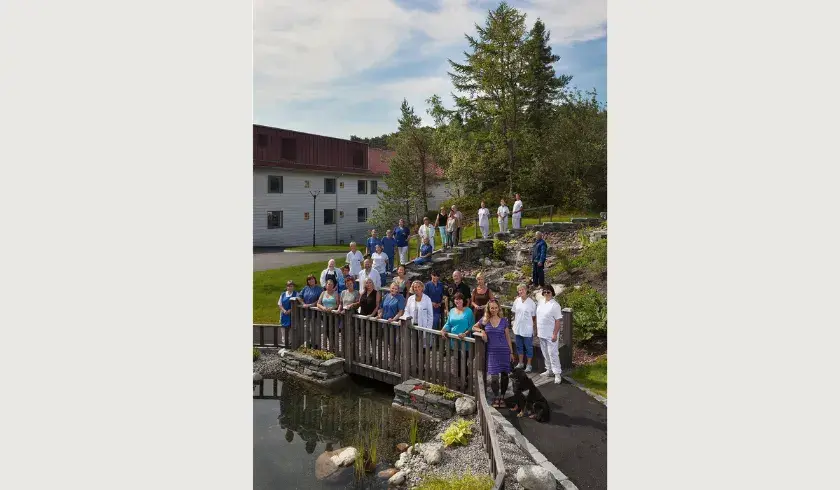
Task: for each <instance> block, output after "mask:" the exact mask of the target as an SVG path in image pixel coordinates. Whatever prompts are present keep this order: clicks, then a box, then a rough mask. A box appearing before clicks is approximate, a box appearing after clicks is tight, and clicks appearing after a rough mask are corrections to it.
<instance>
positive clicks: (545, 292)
mask: <svg viewBox="0 0 840 490" xmlns="http://www.w3.org/2000/svg"><path fill="white" fill-rule="evenodd" d="M543 294H551V291H543Z"/></svg>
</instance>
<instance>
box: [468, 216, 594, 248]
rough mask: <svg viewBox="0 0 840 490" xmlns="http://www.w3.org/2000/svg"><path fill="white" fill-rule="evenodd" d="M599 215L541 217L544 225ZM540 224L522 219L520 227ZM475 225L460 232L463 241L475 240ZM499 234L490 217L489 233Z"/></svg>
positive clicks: (479, 234)
mask: <svg viewBox="0 0 840 490" xmlns="http://www.w3.org/2000/svg"><path fill="white" fill-rule="evenodd" d="M598 217H600V214H598V213H574V214H559V213H558V214H555V215H554V216H553V217H552V218H548V217H543V220H542V222H543V223H545V222H546V221H553V222H563V221H571V220H572V218H598ZM539 223H540V220H539V218H528V217H525V218H522V227H523V228H524V227H526V226H528V225H537V224H539ZM476 226H477V225H476V224H471V225H469V226H465V227H464V229H463V231H461V236H463V237H464V241H470V240H473V239H475V237H476V231H475V228H476ZM508 226H509V227H513V220H511V219H508ZM498 232H499V221H498V220H497V219H496V218H494V217H492V216H491V217H490V233H491V234H492V233H498ZM478 236H479V237H481V230H478Z"/></svg>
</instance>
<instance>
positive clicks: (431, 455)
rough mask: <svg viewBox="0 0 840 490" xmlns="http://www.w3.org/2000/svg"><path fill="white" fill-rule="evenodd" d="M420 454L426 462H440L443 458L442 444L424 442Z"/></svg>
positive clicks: (433, 463)
mask: <svg viewBox="0 0 840 490" xmlns="http://www.w3.org/2000/svg"><path fill="white" fill-rule="evenodd" d="M422 456H423V461H425V462H426V464H430V465H436V464H440V461H441V460H442V459H443V446H442V445H440V444H424V445H423V453H422Z"/></svg>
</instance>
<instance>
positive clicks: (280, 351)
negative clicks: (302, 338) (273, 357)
mask: <svg viewBox="0 0 840 490" xmlns="http://www.w3.org/2000/svg"><path fill="white" fill-rule="evenodd" d="M286 352H289V351H288V350H287V349H286V348H285V347H283V348H282V349H280V350H279V351H277V353H278V354H280V357H286Z"/></svg>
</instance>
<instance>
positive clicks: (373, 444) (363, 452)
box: [353, 426, 380, 479]
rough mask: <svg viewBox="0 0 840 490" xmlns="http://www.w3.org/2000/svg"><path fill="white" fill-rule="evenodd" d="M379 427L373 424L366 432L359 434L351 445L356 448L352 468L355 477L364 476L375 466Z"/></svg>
mask: <svg viewBox="0 0 840 490" xmlns="http://www.w3.org/2000/svg"><path fill="white" fill-rule="evenodd" d="M379 434H380V433H379V427H378V426H374V427H373V428H372V429H371V430H370V431H368V433H367V434H363V435H361V436H359V438H358V440H357V441H356V443H355V444H354V446H353V447H355V448H356V459H355V460H354V461H353V469H354V472H355V474H356V478H357V479H361V478H362V477H364V475H365V473H369V472H371V471H373V470H374V469H375V468H376V463H377V462H378V460H377V458H378V452H379Z"/></svg>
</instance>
